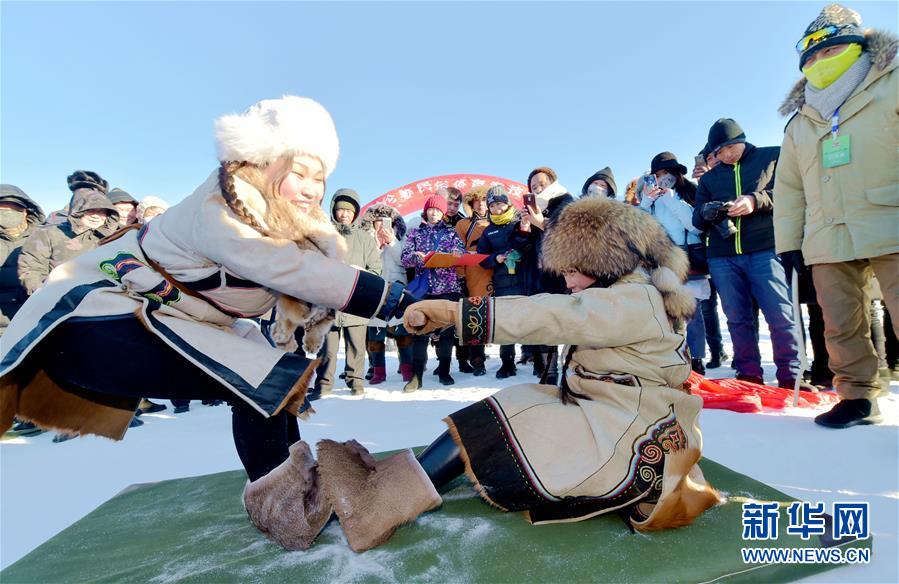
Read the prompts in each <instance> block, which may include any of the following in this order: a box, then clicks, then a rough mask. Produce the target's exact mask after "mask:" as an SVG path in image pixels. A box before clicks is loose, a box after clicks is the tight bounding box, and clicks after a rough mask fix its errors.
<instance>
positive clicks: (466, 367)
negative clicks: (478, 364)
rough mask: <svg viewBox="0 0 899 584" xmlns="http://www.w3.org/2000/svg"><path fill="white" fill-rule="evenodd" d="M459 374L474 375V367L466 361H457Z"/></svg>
mask: <svg viewBox="0 0 899 584" xmlns="http://www.w3.org/2000/svg"><path fill="white" fill-rule="evenodd" d="M459 373H474V367H472V366H471V364H470V363H469V362H468V361H459Z"/></svg>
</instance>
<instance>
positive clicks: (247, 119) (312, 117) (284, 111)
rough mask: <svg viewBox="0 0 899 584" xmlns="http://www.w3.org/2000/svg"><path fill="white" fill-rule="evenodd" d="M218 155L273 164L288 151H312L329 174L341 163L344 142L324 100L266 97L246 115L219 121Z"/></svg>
mask: <svg viewBox="0 0 899 584" xmlns="http://www.w3.org/2000/svg"><path fill="white" fill-rule="evenodd" d="M215 139H216V148H217V150H218V158H219V160H220V161H222V162H228V161H244V162H251V163H253V164H258V165H265V164H270V163H272V162H274V161H275V160H277V159H278V158H280V157H281V156H283V155H284V154H287V153H288V152H292V153H294V154H308V155H310V156H315V157H317V158H319V159H320V160H321V161H322V165H323V166H324V171H325V176H328V175H329V174H331V173H332V172H333V171H334V167H335V166H337V156H338V154H339V152H340V144H339V142H338V141H337V130H336V129H335V128H334V121H333V120H332V119H331V114H329V113H328V110H326V109H325V108H324V107H323V106H322V105H321V104H320V103H318V102H317V101H315V100H313V99H309V98H308V97H297V96H295V95H285V96H284V97H282V98H281V99H264V100H262V101H260V102H259V103H257V104H255V105H253V106H251V107H250V109H248V110H247V111H246V112H244V113H242V114H230V115H226V116H222V117H220V118H219V119H217V120H216V121H215Z"/></svg>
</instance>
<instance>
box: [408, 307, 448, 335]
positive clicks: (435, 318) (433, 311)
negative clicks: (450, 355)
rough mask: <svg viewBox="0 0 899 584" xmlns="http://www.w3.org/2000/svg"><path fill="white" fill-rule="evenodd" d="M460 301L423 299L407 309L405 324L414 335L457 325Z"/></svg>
mask: <svg viewBox="0 0 899 584" xmlns="http://www.w3.org/2000/svg"><path fill="white" fill-rule="evenodd" d="M458 312H459V303H458V302H453V301H452V300H422V301H421V302H416V303H415V304H413V305H412V306H410V307H409V309H408V310H406V313H405V315H404V316H403V324H404V325H405V327H406V330H407V331H409V332H410V333H412V334H414V335H424V334H427V333H429V332H432V331H435V330H437V329H443V328H447V327H450V326H455V325H456V315H457V313H458Z"/></svg>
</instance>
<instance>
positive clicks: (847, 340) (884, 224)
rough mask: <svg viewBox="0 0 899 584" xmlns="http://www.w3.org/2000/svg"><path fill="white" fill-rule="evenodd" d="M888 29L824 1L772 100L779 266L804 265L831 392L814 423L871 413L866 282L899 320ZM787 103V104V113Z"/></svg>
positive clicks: (896, 123) (846, 421)
mask: <svg viewBox="0 0 899 584" xmlns="http://www.w3.org/2000/svg"><path fill="white" fill-rule="evenodd" d="M896 47H897V39H896V36H895V35H894V34H892V33H888V32H884V31H874V30H867V31H863V30H862V28H861V17H860V16H859V15H858V13H856V12H854V11H853V10H850V9H848V8H845V7H843V6H840V5H839V4H831V5H830V6H827V7H826V8H824V10H822V11H821V14H820V15H819V16H818V18H816V19H815V20H814V21H813V22H812V23H811V24H810V25H809V26H808V28H807V29H806V30H805V34H804V35H803V36H802V38H801V39H800V41H799V42H798V43H797V45H796V50H797V52H798V53H799V68H800V70H801V71H802V73H803V78H802V79H801V80H800V81H799V82H798V83H797V84H796V85H795V87H794V88H793V90H792V91H791V93H790V95H789V96H788V97H787V99H786V101H785V102H784V104H783V105H782V106H781V108H780V113H781V114H782V115H784V116H786V115H790V114H793V117H792V118H791V119H790V121H789V122H788V123H787V127H786V131H785V135H784V141H783V147H782V148H781V153H780V161H779V163H778V168H777V178H776V181H775V185H774V198H775V199H776V200H777V201H778V205H776V206H775V208H774V234H775V243H776V248H777V251H778V253H779V254H780V255H781V258H782V261H783V263H784V267H785V268H787V271H788V273H789V271H790V270H791V269H795V270H797V271H798V272H800V273H801V272H803V271H805V270H806V269H807V268H806V264H808V266H809V268H810V269H811V273H812V279H813V281H814V284H815V289H816V290H817V299H818V304H819V305H820V306H821V310H822V312H823V315H824V323H825V333H824V335H825V340H826V343H827V351H828V353H829V355H830V363H829V365H830V369H831V370H832V371H833V372H834V374H835V376H834V386H835V388H836V390H837V392H838V393H839V394H840V397H841V401H840V402H839V403H838V404H837V405H835V406H834V407H833V409H832V410H830V411H829V412H827V413H824V414H821V415H820V416H818V417H817V418H815V422H817V423H818V424H820V425H822V426H827V427H831V428H847V427H849V426H854V425H857V424H876V423H878V422H880V421H881V416H880V411H879V410H878V407H877V402H876V400H875V398H876V396H877V395H878V393H879V391H880V381H879V379H878V370H877V368H878V363H877V356H876V353H875V351H874V347H873V345H872V343H871V338H870V330H871V328H870V327H871V323H870V320H869V311H868V304H869V302H870V299H869V298H867V295H866V293H865V290H864V289H865V287H866V286H867V284H868V283H869V281H870V279H871V276H872V275H876V276H877V279H878V281H879V283H880V286H881V289H882V291H883V298H884V302H885V303H886V306H887V309H888V310H889V311H890V313H891V314H892V315H893V326H894V329H895V328H896V323H897V322H899V319H897V318H896V317H897V316H899V174H897V168H899V150H897V147H899V144H897V141H899V140H897V137H899V117H897V112H899V103H897V102H899V98H897V96H899V88H897V77H896V66H897V62H896ZM794 112H795V113H794Z"/></svg>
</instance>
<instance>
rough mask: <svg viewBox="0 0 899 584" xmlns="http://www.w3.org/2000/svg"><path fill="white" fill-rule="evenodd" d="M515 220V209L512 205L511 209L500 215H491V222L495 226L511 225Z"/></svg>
mask: <svg viewBox="0 0 899 584" xmlns="http://www.w3.org/2000/svg"><path fill="white" fill-rule="evenodd" d="M513 219H515V207H513V206H512V205H509V208H508V209H506V210H505V212H504V213H502V214H500V215H494V214H493V213H491V214H490V222H491V223H493V224H494V225H507V224H509V223H511V222H512V220H513Z"/></svg>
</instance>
